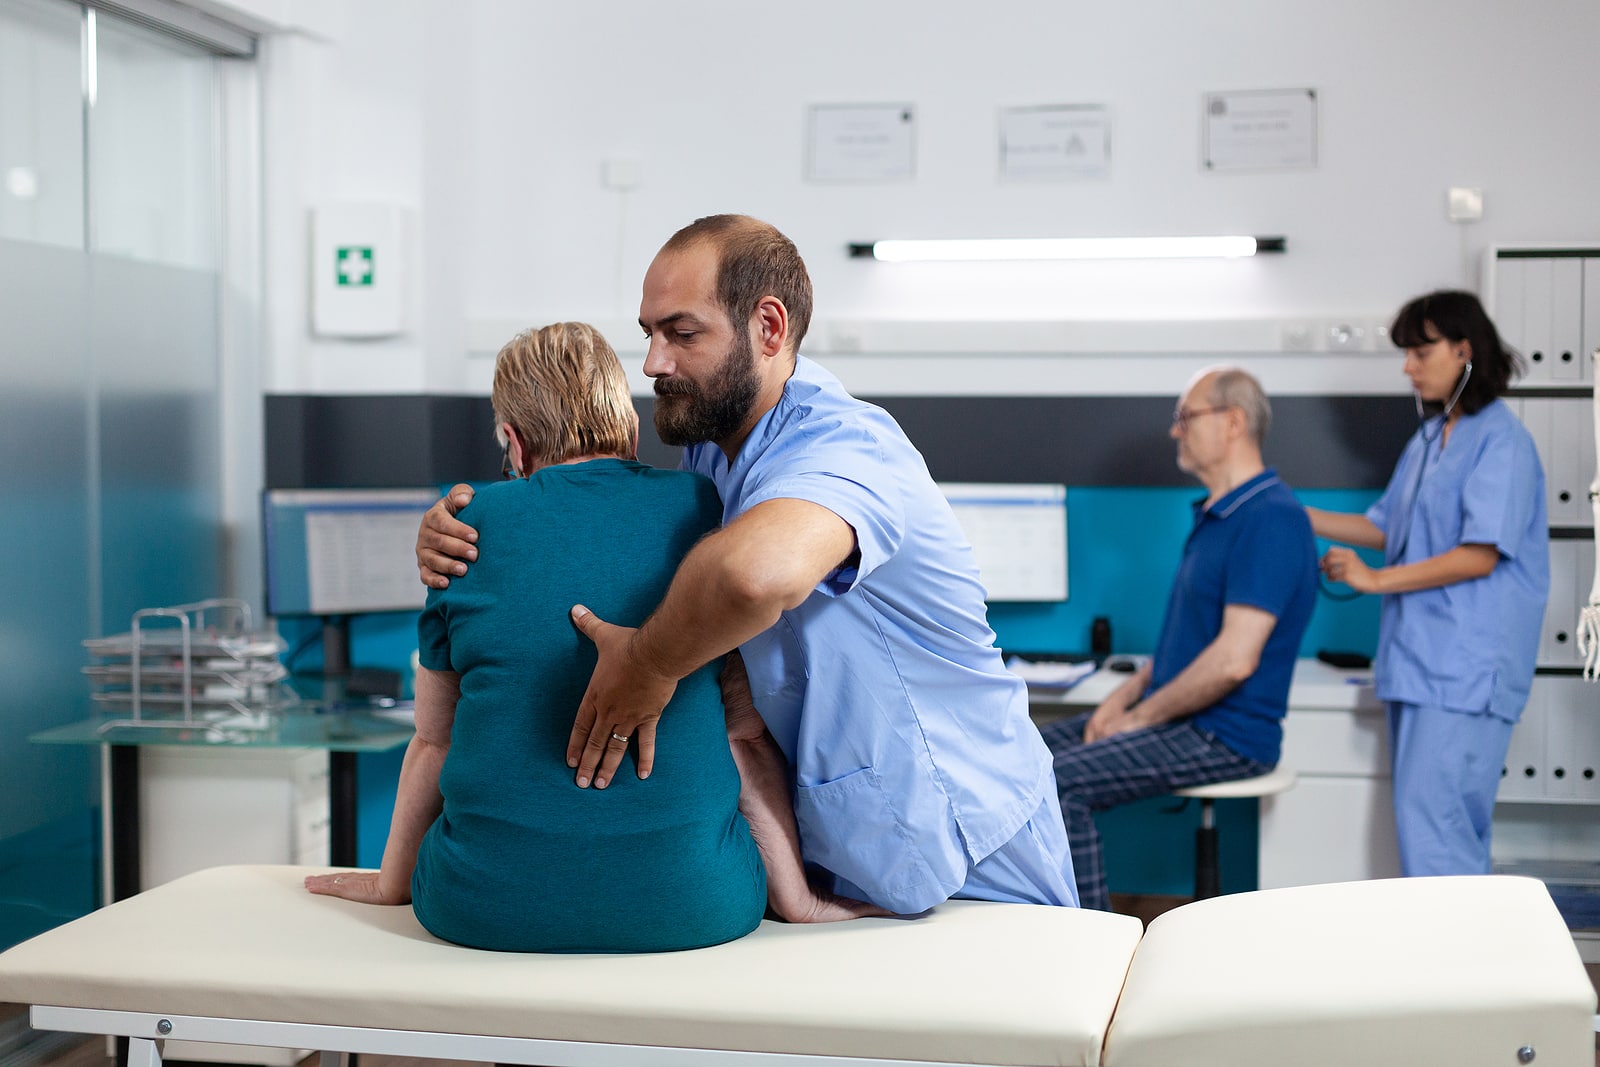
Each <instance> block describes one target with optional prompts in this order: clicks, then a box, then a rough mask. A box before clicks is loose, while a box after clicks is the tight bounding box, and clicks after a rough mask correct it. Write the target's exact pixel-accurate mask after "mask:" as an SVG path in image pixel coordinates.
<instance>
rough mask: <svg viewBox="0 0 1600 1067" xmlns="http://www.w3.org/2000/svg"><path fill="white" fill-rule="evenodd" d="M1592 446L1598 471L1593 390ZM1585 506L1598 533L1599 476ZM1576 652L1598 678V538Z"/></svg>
mask: <svg viewBox="0 0 1600 1067" xmlns="http://www.w3.org/2000/svg"><path fill="white" fill-rule="evenodd" d="M1589 362H1590V364H1591V365H1592V367H1591V369H1592V370H1594V371H1597V372H1600V348H1596V349H1595V350H1594V351H1593V352H1591V353H1589ZM1594 447H1595V455H1596V470H1597V471H1600V388H1597V389H1595V390H1594ZM1589 506H1590V507H1592V508H1593V509H1594V525H1595V532H1596V533H1600V473H1597V474H1596V476H1595V480H1594V481H1592V482H1590V483H1589ZM1578 652H1579V654H1581V655H1582V656H1583V676H1584V677H1585V678H1587V679H1588V680H1589V681H1591V682H1592V681H1594V680H1595V678H1596V677H1597V676H1600V539H1597V540H1596V541H1595V571H1594V585H1593V586H1591V587H1590V589H1589V603H1588V604H1586V605H1584V608H1583V610H1582V611H1581V612H1579V613H1578Z"/></svg>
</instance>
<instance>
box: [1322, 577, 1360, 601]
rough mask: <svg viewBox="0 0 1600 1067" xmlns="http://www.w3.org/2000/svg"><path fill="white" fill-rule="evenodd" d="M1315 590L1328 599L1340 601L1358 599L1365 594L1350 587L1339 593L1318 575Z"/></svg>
mask: <svg viewBox="0 0 1600 1067" xmlns="http://www.w3.org/2000/svg"><path fill="white" fill-rule="evenodd" d="M1317 591H1318V592H1319V593H1321V594H1322V595H1323V596H1325V597H1327V598H1328V599H1329V600H1337V601H1340V602H1341V603H1342V602H1344V601H1349V600H1360V599H1361V598H1362V597H1364V596H1366V595H1367V594H1365V593H1362V592H1359V591H1358V590H1355V589H1352V590H1350V591H1349V592H1346V593H1341V592H1339V591H1338V590H1337V589H1329V588H1328V583H1327V582H1325V581H1323V580H1322V578H1321V577H1320V576H1319V577H1318V578H1317Z"/></svg>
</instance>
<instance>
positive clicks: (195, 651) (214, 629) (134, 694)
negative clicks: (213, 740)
mask: <svg viewBox="0 0 1600 1067" xmlns="http://www.w3.org/2000/svg"><path fill="white" fill-rule="evenodd" d="M83 647H84V648H85V650H87V651H88V653H89V656H90V659H91V661H92V662H91V663H90V664H89V665H88V666H86V667H84V668H83V671H84V673H85V674H86V675H88V676H89V680H90V684H91V685H92V686H93V687H94V688H93V690H92V692H91V694H90V695H91V697H92V698H93V699H94V700H95V701H96V702H97V703H99V704H102V705H107V706H108V707H110V708H113V709H116V710H118V711H123V712H125V714H123V715H120V716H117V717H114V718H110V719H108V720H107V721H106V722H105V723H104V724H103V725H102V726H101V727H100V729H101V731H102V732H105V731H108V730H112V729H120V728H123V727H152V728H166V729H173V728H180V729H203V730H212V729H217V728H220V726H222V725H224V724H225V725H226V726H227V727H228V728H230V729H240V728H244V729H252V728H254V729H265V728H267V727H268V726H269V725H270V724H271V719H272V715H273V713H274V712H278V711H282V710H284V709H286V708H289V707H292V706H294V705H296V704H298V703H299V702H300V701H299V697H298V696H296V695H295V693H294V691H293V690H292V689H290V688H289V686H288V685H286V684H284V682H283V679H284V678H285V677H286V676H287V673H288V672H287V671H286V670H285V669H284V666H283V664H282V663H280V662H279V660H278V655H279V653H281V652H282V651H283V650H284V648H285V647H286V646H285V644H284V641H283V638H281V637H279V636H278V634H277V632H276V631H275V630H255V629H252V627H251V620H250V605H249V604H247V603H245V602H244V601H242V600H233V599H223V598H217V599H211V600H201V601H198V602H196V603H193V604H176V605H173V606H172V607H163V608H143V609H141V610H139V611H136V612H134V613H133V621H132V625H131V628H130V629H129V631H128V632H127V633H123V634H113V635H111V636H109V637H95V638H90V639H88V640H86V641H84V642H83Z"/></svg>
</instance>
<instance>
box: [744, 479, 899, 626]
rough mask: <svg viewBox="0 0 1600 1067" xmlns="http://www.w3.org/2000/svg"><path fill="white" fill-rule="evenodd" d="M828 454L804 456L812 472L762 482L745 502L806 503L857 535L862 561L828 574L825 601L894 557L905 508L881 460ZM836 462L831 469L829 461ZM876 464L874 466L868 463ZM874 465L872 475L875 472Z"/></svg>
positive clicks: (750, 504) (821, 587)
mask: <svg viewBox="0 0 1600 1067" xmlns="http://www.w3.org/2000/svg"><path fill="white" fill-rule="evenodd" d="M841 451H842V450H830V452H829V453H828V454H824V455H823V456H822V457H821V462H818V458H819V457H817V456H807V459H808V461H810V464H809V465H810V467H811V469H808V470H788V471H785V472H784V473H782V474H781V475H780V476H779V477H777V478H775V479H773V480H771V481H766V482H763V483H762V484H761V486H760V488H759V489H757V490H756V491H755V492H753V493H751V494H750V495H749V496H747V497H746V507H745V510H748V509H749V508H752V507H755V506H756V505H757V504H760V503H763V502H765V501H768V500H779V499H790V500H806V501H809V502H811V503H813V504H817V505H820V506H821V507H825V508H827V509H828V510H829V511H831V512H833V513H834V514H835V515H837V516H839V518H841V519H843V520H844V521H845V522H846V523H848V524H849V526H850V528H851V529H852V530H854V531H855V535H856V548H857V549H858V551H859V552H860V562H859V563H858V564H857V565H856V566H854V567H850V568H846V569H843V570H839V571H836V572H834V573H833V574H831V575H829V576H828V578H826V579H825V580H824V581H823V582H822V583H821V584H820V585H819V586H818V587H817V588H818V589H819V590H820V591H821V592H823V593H825V594H827V595H828V596H839V595H840V594H843V593H846V592H849V591H850V590H851V589H853V588H854V587H855V586H856V584H857V583H859V582H860V581H861V580H862V579H863V578H865V577H866V576H867V575H869V574H871V573H872V572H873V571H874V570H876V569H877V568H878V567H881V566H882V565H883V564H885V563H887V562H888V561H889V560H891V559H893V558H894V554H895V553H896V552H898V551H900V546H901V544H902V543H904V541H905V523H906V518H905V505H904V502H903V501H902V500H901V498H900V495H899V493H898V491H897V489H898V485H899V483H898V481H897V480H896V479H894V478H893V477H892V476H891V475H890V474H888V473H886V472H885V470H884V467H883V466H882V462H881V456H880V455H879V454H878V453H877V452H876V451H874V452H873V453H872V454H871V455H863V454H862V453H859V452H857V453H853V454H848V455H841ZM834 457H837V458H838V462H837V463H836V464H833V465H832V467H831V469H828V470H819V469H816V468H817V467H819V466H821V467H827V466H828V465H829V464H828V462H827V461H828V460H829V459H832V458H834ZM873 459H877V460H879V462H878V463H876V464H873V463H872V460H873ZM874 466H876V470H874V469H873V467H874Z"/></svg>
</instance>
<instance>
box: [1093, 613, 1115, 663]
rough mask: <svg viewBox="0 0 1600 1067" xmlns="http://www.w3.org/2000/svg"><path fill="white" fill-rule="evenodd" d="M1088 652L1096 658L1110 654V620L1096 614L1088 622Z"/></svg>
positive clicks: (1103, 657)
mask: <svg viewBox="0 0 1600 1067" xmlns="http://www.w3.org/2000/svg"><path fill="white" fill-rule="evenodd" d="M1089 654H1090V655H1092V656H1094V658H1095V659H1097V660H1103V659H1105V658H1106V657H1107V656H1109V655H1111V620H1110V619H1108V618H1106V617H1105V616H1104V615H1096V616H1095V617H1094V621H1093V622H1091V623H1090V624H1089Z"/></svg>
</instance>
